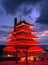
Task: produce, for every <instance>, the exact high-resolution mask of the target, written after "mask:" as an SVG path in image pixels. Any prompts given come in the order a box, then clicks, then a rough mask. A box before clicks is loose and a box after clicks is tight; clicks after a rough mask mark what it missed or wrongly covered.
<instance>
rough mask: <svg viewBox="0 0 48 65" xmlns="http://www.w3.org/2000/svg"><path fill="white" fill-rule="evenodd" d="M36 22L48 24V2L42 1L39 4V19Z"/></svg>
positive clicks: (47, 0)
mask: <svg viewBox="0 0 48 65" xmlns="http://www.w3.org/2000/svg"><path fill="white" fill-rule="evenodd" d="M36 22H37V23H41V24H48V0H43V1H41V2H40V17H39V18H38V19H37V21H36Z"/></svg>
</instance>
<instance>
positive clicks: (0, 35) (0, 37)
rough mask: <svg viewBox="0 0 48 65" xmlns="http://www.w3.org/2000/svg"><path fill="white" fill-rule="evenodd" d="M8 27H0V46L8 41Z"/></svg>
mask: <svg viewBox="0 0 48 65" xmlns="http://www.w3.org/2000/svg"><path fill="white" fill-rule="evenodd" d="M9 28H10V26H5V25H1V26H0V44H4V43H5V42H7V41H8V40H6V37H8V36H9V34H8V33H9V32H10V30H9Z"/></svg>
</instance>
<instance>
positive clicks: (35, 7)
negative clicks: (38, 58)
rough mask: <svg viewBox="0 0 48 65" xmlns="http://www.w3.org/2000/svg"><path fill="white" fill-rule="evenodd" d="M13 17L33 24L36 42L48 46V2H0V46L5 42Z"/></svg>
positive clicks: (2, 0)
mask: <svg viewBox="0 0 48 65" xmlns="http://www.w3.org/2000/svg"><path fill="white" fill-rule="evenodd" d="M15 17H17V18H18V22H19V21H20V19H21V20H25V21H27V22H29V23H31V24H34V25H35V26H34V29H35V30H36V31H37V32H36V35H38V36H39V38H38V39H37V41H39V42H41V44H45V45H48V0H0V44H4V43H5V42H7V40H6V39H5V38H6V37H7V36H9V35H8V33H9V32H10V29H9V28H10V27H12V26H13V25H14V24H13V23H14V18H15Z"/></svg>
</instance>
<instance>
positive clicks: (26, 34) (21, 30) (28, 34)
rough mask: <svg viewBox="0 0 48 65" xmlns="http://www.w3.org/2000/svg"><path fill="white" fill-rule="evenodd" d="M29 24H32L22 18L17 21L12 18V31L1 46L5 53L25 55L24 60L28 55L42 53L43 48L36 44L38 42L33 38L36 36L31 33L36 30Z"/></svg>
mask: <svg viewBox="0 0 48 65" xmlns="http://www.w3.org/2000/svg"><path fill="white" fill-rule="evenodd" d="M30 26H32V27H33V26H34V25H33V24H29V23H27V22H26V21H24V20H23V21H20V22H19V23H17V19H16V18H15V19H14V27H12V28H10V29H12V32H10V33H9V34H11V36H10V37H8V38H7V39H8V40H9V42H7V43H6V45H7V46H6V47H5V48H3V50H4V53H5V54H7V55H8V54H9V55H12V56H15V55H16V56H19V57H20V58H23V57H25V56H26V60H28V58H29V56H32V57H36V56H40V55H41V54H43V53H44V50H43V49H42V48H40V47H39V46H37V45H38V44H40V42H37V41H36V40H34V38H38V36H34V35H33V33H35V32H36V31H35V30H32V29H31V28H30Z"/></svg>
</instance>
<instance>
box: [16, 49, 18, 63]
mask: <svg viewBox="0 0 48 65" xmlns="http://www.w3.org/2000/svg"><path fill="white" fill-rule="evenodd" d="M16 58H18V57H17V48H16ZM17 62H18V60H17V59H16V64H17Z"/></svg>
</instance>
